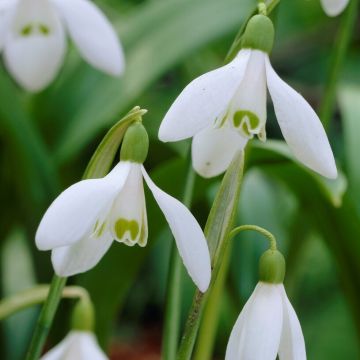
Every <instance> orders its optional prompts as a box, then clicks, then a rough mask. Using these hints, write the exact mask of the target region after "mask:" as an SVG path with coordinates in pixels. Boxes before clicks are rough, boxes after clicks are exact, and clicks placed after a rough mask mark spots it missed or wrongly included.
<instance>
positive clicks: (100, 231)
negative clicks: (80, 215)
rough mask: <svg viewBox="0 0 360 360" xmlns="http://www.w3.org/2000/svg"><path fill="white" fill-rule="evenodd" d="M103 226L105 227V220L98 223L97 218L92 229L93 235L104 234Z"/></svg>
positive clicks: (98, 236)
mask: <svg viewBox="0 0 360 360" xmlns="http://www.w3.org/2000/svg"><path fill="white" fill-rule="evenodd" d="M105 228H106V221H104V222H103V223H102V224H100V222H99V220H97V221H96V223H95V226H94V230H93V231H94V232H93V234H94V236H96V237H97V238H100V237H101V236H102V235H103V234H104V231H105Z"/></svg>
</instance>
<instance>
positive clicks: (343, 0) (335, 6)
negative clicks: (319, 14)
mask: <svg viewBox="0 0 360 360" xmlns="http://www.w3.org/2000/svg"><path fill="white" fill-rule="evenodd" d="M348 3H349V0H321V4H322V7H323V9H324V11H325V13H326V15H328V16H337V15H339V14H340V13H341V12H342V11H343V10H344V9H345V8H346V6H347V4H348Z"/></svg>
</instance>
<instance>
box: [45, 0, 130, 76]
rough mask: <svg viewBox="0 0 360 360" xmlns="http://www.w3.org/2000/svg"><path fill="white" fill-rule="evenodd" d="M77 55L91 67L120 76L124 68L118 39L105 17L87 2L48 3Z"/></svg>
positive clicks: (58, 1)
mask: <svg viewBox="0 0 360 360" xmlns="http://www.w3.org/2000/svg"><path fill="white" fill-rule="evenodd" d="M52 1H53V2H54V4H55V5H56V6H57V8H58V9H59V11H60V13H61V14H62V15H63V18H64V21H65V22H66V24H67V26H68V29H69V32H70V35H71V37H72V39H73V40H74V42H75V43H76V45H77V47H78V48H79V51H80V53H81V55H82V56H83V57H84V59H85V60H86V61H87V62H88V63H89V64H91V65H92V66H94V67H96V68H98V69H100V70H102V71H104V72H106V73H108V74H110V75H120V74H121V73H122V72H123V70H124V66H125V61H124V54H123V50H122V48H121V44H120V42H119V40H118V37H117V35H116V33H115V31H114V29H113V27H112V25H111V24H110V22H109V21H108V20H107V18H106V17H105V15H104V14H103V13H102V12H101V11H100V9H99V8H97V7H96V6H95V5H94V4H93V3H92V2H90V1H88V0H52Z"/></svg>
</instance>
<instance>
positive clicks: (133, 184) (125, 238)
mask: <svg viewBox="0 0 360 360" xmlns="http://www.w3.org/2000/svg"><path fill="white" fill-rule="evenodd" d="M109 220H110V224H109V227H110V229H111V232H112V234H113V237H114V239H115V240H117V241H119V242H124V243H125V244H126V245H128V246H133V245H135V244H138V245H140V246H145V245H146V243H147V235H148V229H147V214H146V205H145V194H144V185H143V176H142V173H141V165H140V164H136V163H132V164H131V169H130V172H129V175H128V178H127V180H126V183H125V185H124V187H123V188H122V190H121V191H120V193H119V195H117V198H116V200H115V202H114V205H113V207H112V209H111V215H110V219H109Z"/></svg>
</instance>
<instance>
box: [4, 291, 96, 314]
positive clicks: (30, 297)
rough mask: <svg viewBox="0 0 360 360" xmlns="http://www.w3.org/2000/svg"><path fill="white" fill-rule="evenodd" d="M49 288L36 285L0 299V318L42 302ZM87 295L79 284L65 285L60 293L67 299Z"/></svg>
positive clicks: (86, 296) (85, 296)
mask: <svg viewBox="0 0 360 360" xmlns="http://www.w3.org/2000/svg"><path fill="white" fill-rule="evenodd" d="M49 290H50V286H49V285H38V286H36V287H34V288H32V289H29V290H25V291H22V292H20V293H17V294H15V295H13V296H10V297H8V298H6V299H4V300H2V301H0V320H3V319H4V318H6V317H8V316H11V315H13V314H15V313H17V312H19V311H21V310H24V309H26V308H28V307H30V306H34V305H38V304H42V303H43V302H44V301H45V300H46V298H47V296H48V294H49ZM88 296H89V295H88V293H87V291H86V290H85V289H84V288H82V287H80V286H67V287H66V288H64V290H63V291H62V294H61V297H62V298H67V299H73V298H88Z"/></svg>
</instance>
